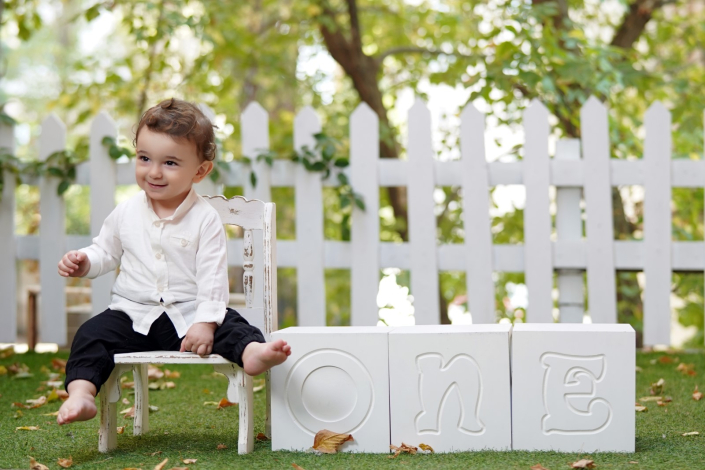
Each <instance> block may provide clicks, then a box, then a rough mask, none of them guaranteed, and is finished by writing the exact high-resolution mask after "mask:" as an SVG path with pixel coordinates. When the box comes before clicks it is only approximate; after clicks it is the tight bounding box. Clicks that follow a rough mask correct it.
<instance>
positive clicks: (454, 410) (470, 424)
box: [389, 324, 512, 452]
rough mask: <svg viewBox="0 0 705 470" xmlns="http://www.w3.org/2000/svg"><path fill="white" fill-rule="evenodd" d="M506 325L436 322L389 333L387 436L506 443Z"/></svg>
mask: <svg viewBox="0 0 705 470" xmlns="http://www.w3.org/2000/svg"><path fill="white" fill-rule="evenodd" d="M510 329H511V325H508V324H507V325H457V326H453V325H437V326H411V327H403V328H395V329H394V330H393V331H392V332H390V333H389V372H390V376H389V383H390V392H391V394H390V408H391V421H392V444H394V445H397V446H399V445H401V443H402V442H404V443H406V444H410V445H414V446H418V445H419V444H421V443H423V444H428V445H430V446H431V447H433V449H434V450H435V451H436V452H460V451H469V450H481V449H497V450H509V449H510V448H511V444H512V432H511V421H512V418H511V409H510V405H511V403H510V402H511V396H510V385H509V377H510V373H509V340H510V334H509V332H510Z"/></svg>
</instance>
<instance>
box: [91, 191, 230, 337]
mask: <svg viewBox="0 0 705 470" xmlns="http://www.w3.org/2000/svg"><path fill="white" fill-rule="evenodd" d="M80 251H82V252H84V253H86V255H87V256H88V259H89V260H90V262H91V268H90V270H89V272H88V274H87V275H86V277H88V278H91V279H93V278H95V277H98V276H101V275H103V274H105V273H107V272H109V271H112V270H114V269H115V268H116V267H117V266H118V264H119V265H120V274H118V276H117V279H116V280H115V284H114V285H113V289H112V298H111V303H110V306H109V308H111V309H113V310H120V311H122V312H125V313H126V314H127V315H128V316H129V317H130V318H131V319H132V327H133V329H134V330H135V331H136V332H138V333H141V334H143V335H146V334H147V333H149V328H150V326H151V325H152V323H154V321H155V320H156V319H157V318H159V316H160V315H161V314H162V313H163V312H166V314H167V315H168V316H169V318H170V319H171V322H172V323H173V324H174V327H175V328H176V332H177V333H178V335H179V337H182V336H184V335H186V332H187V330H188V329H189V327H190V326H191V325H192V324H194V323H198V322H216V323H217V324H218V325H220V324H222V323H223V319H224V318H225V312H226V305H227V302H228V298H229V287H228V257H227V252H226V238H225V231H224V230H223V224H222V222H221V221H220V216H219V215H218V213H217V212H216V210H215V209H213V207H212V206H211V205H210V204H209V203H208V202H207V201H206V200H205V199H203V198H202V197H201V196H199V195H198V194H196V192H195V191H194V190H193V189H191V192H190V193H189V194H188V196H187V197H186V199H185V200H184V202H182V203H181V205H180V206H179V207H178V208H177V209H176V211H175V212H174V214H173V215H171V216H169V217H165V218H163V219H161V218H159V217H158V216H157V214H156V213H155V212H154V211H153V210H152V204H151V201H150V200H149V198H148V197H147V195H146V194H145V193H144V191H142V192H140V193H139V194H137V195H136V196H134V197H132V198H130V199H129V200H127V201H125V202H123V203H121V204H119V205H118V206H117V207H116V208H115V210H113V211H112V212H111V213H110V215H109V216H108V218H107V219H105V222H104V223H103V227H102V228H101V229H100V234H99V235H98V236H97V237H96V238H94V239H93V244H92V245H91V246H89V247H87V248H83V249H81V250H80Z"/></svg>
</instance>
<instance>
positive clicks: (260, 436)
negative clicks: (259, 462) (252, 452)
mask: <svg viewBox="0 0 705 470" xmlns="http://www.w3.org/2000/svg"><path fill="white" fill-rule="evenodd" d="M256 439H257V440H258V441H268V440H269V438H268V437H267V436H266V435H265V434H264V433H263V432H260V433H257V437H256Z"/></svg>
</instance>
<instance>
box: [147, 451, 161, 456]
mask: <svg viewBox="0 0 705 470" xmlns="http://www.w3.org/2000/svg"><path fill="white" fill-rule="evenodd" d="M161 453H162V451H161V450H158V451H156V452H152V453H151V454H149V455H150V456H151V457H154V456H155V455H160V454H161Z"/></svg>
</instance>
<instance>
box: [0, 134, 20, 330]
mask: <svg viewBox="0 0 705 470" xmlns="http://www.w3.org/2000/svg"><path fill="white" fill-rule="evenodd" d="M0 152H3V153H7V154H9V155H14V154H15V126H11V125H7V124H4V123H0ZM2 178H3V182H4V186H3V189H2V192H1V193H0V241H1V242H2V243H0V266H4V268H3V269H0V299H2V301H3V303H4V304H5V305H6V306H9V307H8V308H0V325H2V326H3V327H2V328H0V342H3V343H13V342H15V340H16V339H17V259H16V250H17V246H16V245H17V241H16V240H15V175H13V174H12V173H10V172H9V171H4V172H3V175H2Z"/></svg>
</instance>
